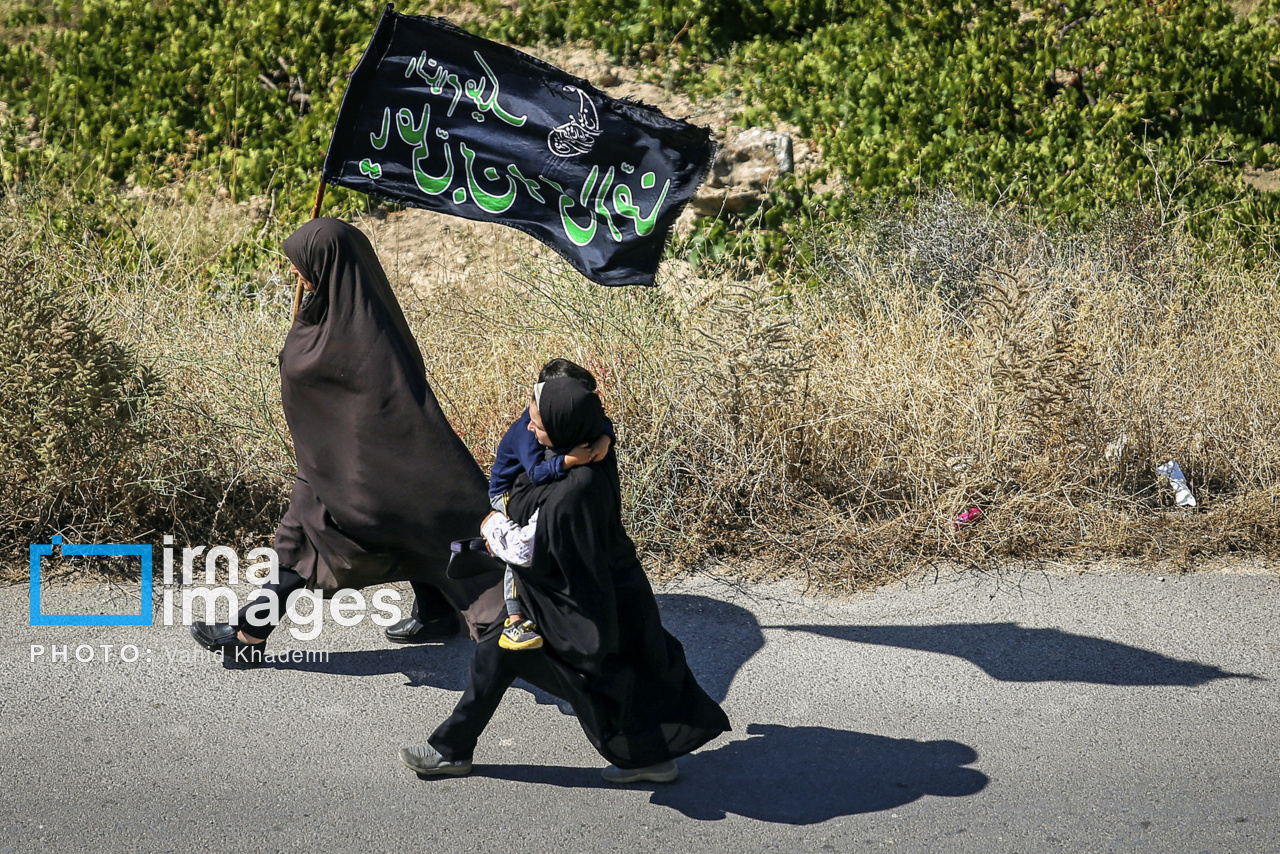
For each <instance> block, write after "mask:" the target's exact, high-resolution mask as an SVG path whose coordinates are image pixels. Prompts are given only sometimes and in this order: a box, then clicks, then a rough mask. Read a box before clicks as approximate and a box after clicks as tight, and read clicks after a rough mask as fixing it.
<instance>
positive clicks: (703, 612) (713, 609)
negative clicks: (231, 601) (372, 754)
mask: <svg viewBox="0 0 1280 854" xmlns="http://www.w3.org/2000/svg"><path fill="white" fill-rule="evenodd" d="M657 599H658V606H659V608H660V609H661V610H662V622H663V625H664V626H666V628H667V630H668V631H670V632H671V633H672V634H673V635H675V636H676V637H677V638H680V639H681V642H682V643H683V644H684V648H685V656H686V657H687V658H688V660H689V667H690V668H691V669H692V670H693V673H694V675H695V676H697V677H698V682H699V683H700V684H701V685H702V687H703V688H704V689H705V690H706V692H707V693H708V694H710V695H711V697H712V699H714V700H715V701H716V702H718V703H720V702H724V698H725V696H726V695H727V694H728V693H729V685H730V684H731V683H732V682H733V677H734V676H736V675H737V673H738V670H739V669H740V668H741V667H742V665H743V664H745V663H746V662H747V661H748V660H749V659H750V658H751V656H753V655H755V654H756V653H757V652H758V651H759V650H760V649H761V648H762V647H763V646H764V634H763V632H761V631H760V624H759V623H758V622H757V620H756V618H755V615H754V614H752V613H751V612H750V611H748V610H747V609H746V608H741V607H739V606H737V605H732V604H730V603H728V602H721V601H719V600H718V599H711V598H709V597H706V596H693V595H689V594H684V593H666V594H659V595H658V597H657ZM704 638H708V639H704ZM474 650H475V645H474V644H473V643H471V641H469V640H466V639H464V638H456V639H452V640H447V641H444V642H441V643H428V644H421V645H417V646H400V647H392V646H388V647H384V648H383V649H371V650H361V651H360V652H335V653H332V654H331V655H330V656H329V660H328V661H303V662H289V663H285V662H279V663H276V664H275V665H274V666H275V667H276V668H277V669H279V670H300V671H307V672H312V673H330V674H334V675H337V676H385V675H387V674H391V673H402V674H404V676H405V678H406V680H408V681H407V682H406V683H405V685H406V686H408V687H413V688H423V687H426V688H440V689H442V690H445V691H459V692H460V691H463V690H466V687H467V677H468V675H469V673H470V669H471V654H472V652H473V651H474ZM512 654H513V655H518V653H512ZM516 685H517V687H519V688H522V689H524V690H525V691H528V692H529V693H530V694H532V695H533V696H534V698H535V699H536V700H537V701H538V702H539V703H541V704H543V705H552V706H559V707H560V710H561V711H564V712H566V713H567V712H568V711H569V706H568V704H567V703H563V702H561V701H559V700H558V699H556V698H555V697H553V696H551V695H550V694H548V693H546V692H545V691H541V690H539V689H537V688H534V687H533V686H532V685H529V684H527V683H526V682H524V681H523V680H520V681H517V682H516Z"/></svg>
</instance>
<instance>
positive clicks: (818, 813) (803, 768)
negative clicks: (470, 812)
mask: <svg viewBox="0 0 1280 854" xmlns="http://www.w3.org/2000/svg"><path fill="white" fill-rule="evenodd" d="M747 734H748V735H749V736H751V737H750V738H745V739H740V740H738V741H734V742H730V743H729V744H726V745H725V746H723V747H720V748H717V749H714V750H705V751H702V752H700V753H695V754H693V755H692V756H686V757H685V758H683V759H681V760H680V779H679V780H677V781H676V782H675V783H671V784H668V785H657V784H651V785H641V786H632V787H627V788H639V789H643V790H646V791H650V792H652V795H651V796H650V798H649V802H650V803H652V804H656V805H659V806H665V807H670V808H671V809H674V810H679V811H680V812H681V813H683V814H684V815H686V816H688V817H689V818H693V819H698V820H701V821H716V820H719V819H722V818H724V817H725V816H727V815H728V814H730V813H733V814H735V815H740V816H745V817H747V818H754V819H757V820H758V821H767V822H773V823H776V824H816V823H818V822H822V821H828V820H829V819H833V818H836V817H838V816H844V815H857V814H859V813H869V812H878V811H880V810H887V809H893V808H895V807H900V806H903V805H904V804H909V803H911V802H912V801H916V800H919V799H920V798H922V797H924V796H925V795H938V796H941V797H951V798H954V797H965V796H968V795H973V794H977V793H978V792H980V791H982V790H983V789H984V788H985V787H986V785H987V782H988V778H987V775H985V774H983V773H982V772H981V771H978V770H976V769H974V768H967V767H965V766H966V765H969V764H970V763H972V762H975V761H976V760H977V758H978V754H977V752H976V751H975V750H974V749H973V748H972V747H969V746H968V745H964V744H960V743H959V742H956V741H913V740H911V739H906V738H886V737H885V736H879V735H870V734H867V733H859V732H845V731H843V730H837V729H829V728H827V727H787V726H777V725H773V724H751V725H749V726H748V727H747ZM475 774H476V775H478V776H483V777H492V778H495V779H500V780H511V781H514V782H519V783H541V784H544V785H551V786H562V787H565V788H575V789H577V788H597V789H605V788H619V787H617V786H613V785H611V784H609V783H606V782H604V780H602V779H601V777H600V771H599V769H597V768H557V767H546V766H533V765H487V764H483V765H477V766H476V770H475Z"/></svg>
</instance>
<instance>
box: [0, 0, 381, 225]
mask: <svg viewBox="0 0 1280 854" xmlns="http://www.w3.org/2000/svg"><path fill="white" fill-rule="evenodd" d="M377 11H378V10H377V9H376V8H375V7H373V6H369V5H367V4H339V3H334V2H331V0H300V2H290V3H285V2H282V1H281V0H249V2H237V3H224V2H216V0H173V2H166V3H151V2H144V0H89V1H88V2H86V3H85V4H84V5H83V8H82V10H81V13H80V16H79V17H78V19H77V20H76V21H75V24H74V26H71V27H58V28H47V29H43V30H40V31H38V32H36V33H34V34H32V35H31V36H30V38H29V39H28V40H27V41H26V42H23V43H20V44H17V45H12V46H6V45H4V44H0V100H3V101H7V102H8V104H9V108H10V109H11V110H12V111H13V114H14V118H15V119H16V120H17V121H15V122H13V123H12V124H13V125H14V126H16V127H21V126H23V124H24V123H27V124H30V125H31V126H33V127H34V128H35V129H36V130H37V131H38V133H39V135H40V136H41V137H42V138H43V141H44V145H43V146H40V147H37V148H34V149H33V148H27V147H22V146H17V145H16V144H15V142H16V141H15V140H14V139H13V138H12V134H11V135H10V139H8V140H3V141H0V144H3V147H4V148H7V149H9V150H10V151H13V152H14V154H13V158H14V160H15V161H16V164H15V165H16V168H17V170H18V172H19V174H28V175H39V174H41V173H47V172H55V173H57V174H59V175H62V176H65V177H72V178H75V177H79V176H82V175H88V176H91V177H96V176H98V175H102V176H105V177H106V178H108V179H110V180H112V181H120V180H123V179H124V178H125V177H126V176H127V175H130V174H133V175H135V176H136V177H137V180H138V181H139V182H141V183H144V184H151V185H154V184H157V183H163V182H166V181H171V180H173V179H175V178H177V177H180V176H182V175H183V174H184V173H185V172H186V171H187V170H190V169H201V168H206V167H213V168H215V169H217V171H218V172H219V173H220V174H221V175H222V176H223V178H224V180H225V181H226V184H227V186H228V187H229V189H230V191H231V192H232V194H233V197H243V196H246V195H248V194H250V193H255V192H261V191H262V190H263V189H264V188H266V187H267V186H268V185H272V186H275V187H281V188H283V189H284V190H285V192H286V194H289V195H290V196H291V199H292V201H293V202H294V204H295V205H296V206H297V207H303V206H304V205H305V202H306V197H307V195H308V193H309V192H314V188H315V182H316V174H317V172H318V169H319V165H320V162H321V160H322V159H323V156H324V151H325V149H326V147H327V145H328V141H329V133H330V131H331V129H332V127H333V121H334V119H335V117H336V115H337V107H338V104H339V102H340V100H341V95H342V92H343V90H344V89H345V86H346V74H347V73H348V72H349V71H350V70H351V69H352V68H353V67H354V66H355V63H356V61H357V60H358V58H359V55H360V52H361V51H362V50H363V48H364V45H365V43H366V41H367V40H368V37H369V35H370V33H371V32H372V29H373V24H374V21H375V15H376V12H377ZM38 14H39V12H38V10H35V9H32V10H23V9H19V10H17V11H15V12H14V13H12V15H11V16H10V17H11V18H13V17H14V16H17V17H18V18H20V19H22V20H28V19H32V18H33V16H37V15H38ZM263 78H265V81H264V79H263ZM308 186H309V188H308Z"/></svg>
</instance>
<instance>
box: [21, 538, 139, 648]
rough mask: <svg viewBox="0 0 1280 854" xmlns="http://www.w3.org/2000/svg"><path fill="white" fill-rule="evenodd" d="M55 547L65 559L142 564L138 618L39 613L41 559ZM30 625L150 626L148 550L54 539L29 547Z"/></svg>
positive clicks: (122, 615) (130, 616)
mask: <svg viewBox="0 0 1280 854" xmlns="http://www.w3.org/2000/svg"><path fill="white" fill-rule="evenodd" d="M54 546H58V547H60V548H61V549H62V554H63V555H64V556H66V557H77V556H92V557H136V558H138V560H139V561H141V562H142V596H141V599H142V602H141V604H140V605H139V610H138V613H137V614H46V613H44V612H43V611H42V610H41V609H40V559H41V558H42V557H44V556H45V555H49V556H51V557H52V556H53V549H54ZM31 625H33V626H149V625H151V546H125V545H118V544H115V543H110V544H106V545H87V546H73V545H63V542H62V537H61V536H58V535H56V534H55V535H54V536H52V537H50V538H49V544H48V545H43V544H41V543H35V544H33V545H32V546H31Z"/></svg>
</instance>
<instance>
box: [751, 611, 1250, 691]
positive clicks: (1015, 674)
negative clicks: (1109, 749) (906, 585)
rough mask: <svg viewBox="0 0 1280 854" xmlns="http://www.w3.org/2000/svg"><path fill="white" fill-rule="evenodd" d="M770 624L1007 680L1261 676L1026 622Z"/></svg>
mask: <svg viewBox="0 0 1280 854" xmlns="http://www.w3.org/2000/svg"><path fill="white" fill-rule="evenodd" d="M765 628H773V629H786V630H788V631H794V632H810V633H812V634H816V635H823V636H825V637H830V638H838V639H840V640H847V641H856V642H858V643H869V644H878V645H880V646H896V647H900V648H902V649H918V650H921V651H923V652H937V653H941V654H943V655H954V656H956V657H957V658H963V659H966V660H968V661H971V662H973V663H974V664H976V665H977V666H978V667H981V668H982V669H983V670H984V671H986V672H987V674H988V675H989V676H991V677H992V678H993V679H999V680H1000V681H1002V682H1092V683H1095V684H1098V685H1170V686H1184V687H1192V686H1195V685H1203V684H1204V683H1206V682H1212V681H1213V680H1215V679H1258V678H1259V677H1257V676H1253V675H1250V674H1245V673H1231V672H1228V671H1226V670H1223V669H1221V668H1219V667H1215V666H1213V665H1210V664H1200V663H1199V662H1196V661H1183V660H1181V659H1177V658H1170V657H1169V656H1166V655H1161V654H1160V653H1158V652H1151V651H1150V650H1145V649H1140V648H1138V647H1134V646H1128V645H1126V644H1122V643H1116V642H1114V641H1108V640H1102V639H1101V638H1094V637H1089V636H1087V635H1076V634H1072V633H1070V632H1064V631H1061V630H1059V629H1027V628H1023V627H1022V626H1019V625H1018V624H1017V623H950V624H946V625H937V626H765Z"/></svg>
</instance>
